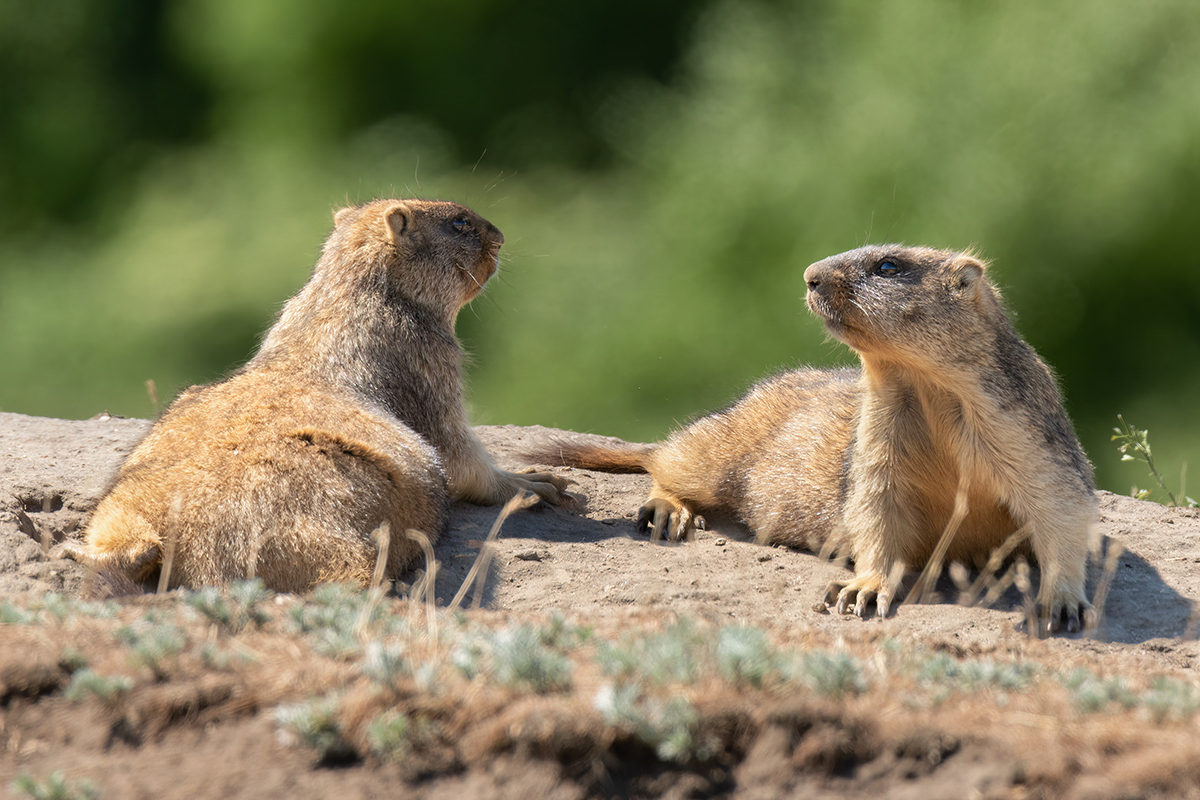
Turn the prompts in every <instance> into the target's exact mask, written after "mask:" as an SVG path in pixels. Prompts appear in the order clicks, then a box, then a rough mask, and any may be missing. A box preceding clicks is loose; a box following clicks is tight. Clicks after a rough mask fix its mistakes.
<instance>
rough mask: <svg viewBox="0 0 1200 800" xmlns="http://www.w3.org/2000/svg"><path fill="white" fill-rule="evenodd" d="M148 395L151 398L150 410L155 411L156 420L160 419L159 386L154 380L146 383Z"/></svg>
mask: <svg viewBox="0 0 1200 800" xmlns="http://www.w3.org/2000/svg"><path fill="white" fill-rule="evenodd" d="M146 394H147V395H149V396H150V408H152V409H153V410H154V418H155V419H158V384H156V383H155V382H154V379H153V378H151V379H150V380H148V381H146Z"/></svg>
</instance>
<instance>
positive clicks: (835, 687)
mask: <svg viewBox="0 0 1200 800" xmlns="http://www.w3.org/2000/svg"><path fill="white" fill-rule="evenodd" d="M791 672H792V676H791V677H792V678H793V679H795V680H798V681H799V682H800V683H803V684H804V685H806V686H808V687H809V688H810V689H812V690H813V691H815V692H817V693H818V694H823V695H825V696H826V697H834V698H841V697H845V696H846V695H854V694H862V693H863V692H865V691H866V690H867V686H868V683H867V678H866V676H865V675H863V671H862V667H861V666H860V665H859V663H858V660H857V659H855V658H854V657H853V656H851V655H850V654H848V653H833V654H830V653H822V652H813V653H805V654H804V655H803V656H801V657H800V661H799V664H798V665H797V666H795V667H793V668H792V670H791Z"/></svg>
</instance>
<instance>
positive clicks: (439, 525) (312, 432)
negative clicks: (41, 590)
mask: <svg viewBox="0 0 1200 800" xmlns="http://www.w3.org/2000/svg"><path fill="white" fill-rule="evenodd" d="M334 220H335V228H334V231H333V233H332V234H331V235H330V237H329V240H328V241H327V242H326V243H325V248H324V251H323V253H322V256H321V259H320V261H319V262H318V263H317V266H316V268H315V270H314V271H313V275H312V278H311V279H310V280H309V282H308V283H307V284H306V285H305V286H304V288H303V289H301V291H300V292H299V293H298V294H297V295H296V296H295V297H293V298H292V299H291V300H289V301H288V303H287V305H286V306H285V307H284V309H283V312H282V313H281V315H280V317H279V319H278V321H277V322H276V323H275V325H274V326H273V327H272V328H271V330H270V331H269V332H268V333H267V335H266V338H265V340H264V341H263V344H262V347H261V348H260V349H259V351H258V353H257V354H256V355H255V356H254V358H253V359H252V360H251V361H250V363H249V364H247V365H246V366H245V367H243V368H242V369H241V370H239V371H238V372H237V373H235V374H234V375H233V376H232V377H231V378H229V379H228V380H227V381H225V382H223V383H219V384H215V385H212V386H205V387H193V388H192V389H189V390H187V391H186V392H184V393H183V395H181V396H180V397H179V399H178V400H176V402H175V403H174V404H172V406H171V407H170V408H169V409H168V410H167V411H166V413H165V414H164V415H163V417H162V418H161V419H160V420H159V421H158V422H157V423H156V424H155V426H154V427H153V428H152V430H151V431H150V433H149V435H148V436H147V437H146V439H145V440H144V441H143V442H142V443H141V444H140V445H139V446H138V447H137V449H135V450H134V452H133V453H132V454H131V455H130V456H129V458H128V459H127V460H126V462H125V463H124V464H123V465H122V467H121V470H120V472H119V474H118V476H117V480H116V483H115V484H114V486H113V488H112V490H111V491H110V492H109V493H108V495H107V496H105V497H104V499H103V500H101V502H100V504H99V506H98V507H97V508H96V511H95V513H94V514H93V516H92V518H91V520H90V522H89V524H88V526H87V529H86V531H85V543H84V544H83V545H80V544H77V543H69V544H67V545H65V546H64V553H65V554H66V555H70V556H72V557H75V558H77V559H79V560H81V561H85V562H87V563H91V564H93V565H95V566H97V567H98V568H99V569H101V570H108V571H115V572H117V573H120V574H123V575H126V576H128V577H131V578H133V579H134V580H138V581H144V580H147V579H149V578H151V577H152V576H153V574H154V573H155V572H156V571H157V570H158V569H160V567H161V565H162V562H163V556H164V553H167V552H172V551H173V559H172V566H171V575H170V585H171V586H178V585H184V586H192V587H194V586H200V585H205V584H223V583H226V582H228V581H230V580H232V579H236V578H242V577H248V576H252V575H258V576H260V577H262V578H263V580H264V581H265V582H266V583H267V585H268V586H270V587H272V588H274V589H277V590H280V591H303V590H306V589H308V588H310V587H312V586H313V585H314V584H316V583H319V582H323V581H330V580H346V581H354V582H357V583H359V584H363V585H366V584H367V583H368V581H369V580H370V579H371V574H372V571H373V568H374V565H375V560H376V556H377V550H376V546H375V545H374V544H373V543H372V542H371V539H370V534H371V532H372V531H373V530H374V529H375V528H376V527H378V526H379V525H380V524H381V523H383V522H388V523H389V524H390V527H391V530H392V532H393V535H392V537H391V545H390V547H389V551H388V557H387V570H386V574H387V575H388V576H395V575H396V574H397V573H399V572H400V571H402V570H403V569H405V568H406V567H407V566H408V565H409V564H410V563H411V562H412V561H413V560H414V558H416V557H417V555H418V554H419V553H420V548H419V546H418V545H417V544H416V542H414V541H412V540H411V539H409V538H407V537H405V536H404V535H403V534H404V532H405V531H407V530H410V529H415V530H418V531H421V532H423V533H425V534H426V535H427V536H429V538H430V539H436V538H437V537H438V536H439V535H440V534H441V533H442V531H443V530H444V529H445V526H446V523H447V515H448V503H449V500H450V498H451V497H456V498H462V499H465V500H468V501H471V502H475V503H481V504H491V503H499V502H502V501H504V500H507V499H508V498H509V497H510V496H511V495H513V494H514V493H516V492H517V491H519V490H522V489H528V490H530V491H533V492H536V493H537V494H538V495H539V496H541V497H542V498H544V499H546V500H548V501H550V502H555V503H557V502H562V501H563V500H564V499H565V498H566V496H565V495H563V494H561V493H560V489H563V488H565V487H566V485H567V481H565V480H564V479H562V478H555V477H552V476H548V475H545V474H526V475H516V474H513V473H509V472H504V471H502V470H500V469H497V468H496V467H495V466H494V465H493V464H492V461H491V458H490V457H489V456H488V454H487V452H486V451H485V450H484V449H483V446H482V445H481V444H480V442H479V440H478V439H477V438H476V437H475V435H474V433H473V432H472V431H471V427H470V425H469V423H468V422H467V417H466V412H465V410H464V408H463V401H462V380H461V375H460V371H461V362H462V351H461V348H460V347H459V344H458V340H457V339H456V338H455V336H454V322H455V318H456V316H457V314H458V311H459V309H460V308H461V307H462V306H463V305H465V304H466V303H467V302H469V301H470V300H471V299H472V298H474V297H475V296H476V295H477V294H478V293H479V292H480V291H481V290H482V289H483V284H484V283H485V282H486V281H487V280H488V278H489V277H491V275H492V274H493V273H494V272H495V270H496V266H497V259H498V253H499V249H500V246H501V244H503V242H504V237H503V235H502V234H501V233H500V231H499V230H497V229H496V228H495V227H494V226H493V225H491V223H489V222H488V221H487V220H485V219H483V218H482V217H480V216H479V215H477V214H475V213H474V212H472V211H470V210H469V209H467V208H464V207H462V206H459V205H455V204H453V203H442V202H427V201H412V200H410V201H399V200H379V201H375V202H371V203H367V204H365V205H361V206H357V207H352V208H344V209H342V210H340V211H338V212H337V214H336V215H335V217H334Z"/></svg>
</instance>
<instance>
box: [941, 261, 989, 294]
mask: <svg viewBox="0 0 1200 800" xmlns="http://www.w3.org/2000/svg"><path fill="white" fill-rule="evenodd" d="M986 266H987V265H985V264H984V263H983V262H982V261H980V260H978V259H976V258H972V257H971V256H959V257H958V258H956V259H955V260H954V263H953V264H951V265H950V290H951V291H953V292H960V293H962V294H966V293H967V292H970V291H972V290H973V289H975V288H977V287H978V284H979V282H980V280H981V279H982V278H983V271H984V269H986Z"/></svg>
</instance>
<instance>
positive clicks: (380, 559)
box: [371, 520, 392, 591]
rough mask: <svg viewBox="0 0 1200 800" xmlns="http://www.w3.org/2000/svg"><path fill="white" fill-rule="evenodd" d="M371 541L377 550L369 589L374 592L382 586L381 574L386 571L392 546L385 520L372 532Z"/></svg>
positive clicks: (389, 526) (390, 531)
mask: <svg viewBox="0 0 1200 800" xmlns="http://www.w3.org/2000/svg"><path fill="white" fill-rule="evenodd" d="M371 541H373V542H375V547H376V548H377V552H376V555H375V572H374V573H372V575H371V589H372V591H374V590H375V589H378V588H379V587H380V586H382V585H383V574H384V572H385V571H386V570H387V563H388V550H389V549H390V547H391V545H392V526H391V524H390V523H389V522H388V521H387V520H384V521H383V522H382V523H381V524H380V526H379V527H378V528H376V529H375V530H374V532H373V533H372V534H371Z"/></svg>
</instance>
